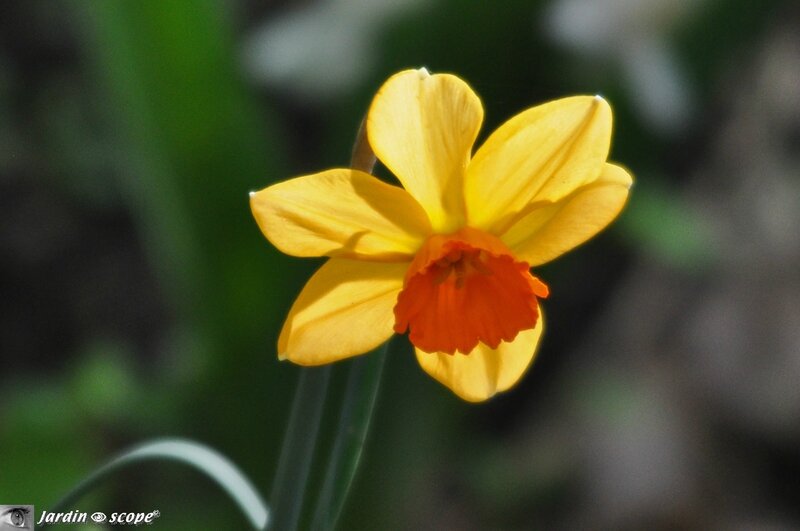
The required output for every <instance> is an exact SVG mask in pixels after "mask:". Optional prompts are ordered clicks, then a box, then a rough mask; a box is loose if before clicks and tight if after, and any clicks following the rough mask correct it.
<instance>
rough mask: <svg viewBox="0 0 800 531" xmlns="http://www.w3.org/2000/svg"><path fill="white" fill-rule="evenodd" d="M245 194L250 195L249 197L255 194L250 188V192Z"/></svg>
mask: <svg viewBox="0 0 800 531" xmlns="http://www.w3.org/2000/svg"><path fill="white" fill-rule="evenodd" d="M247 195H248V197H250V199H252V198H254V197H255V196H256V193H255V192H254V191H252V190H250V192H249V193H248V194H247Z"/></svg>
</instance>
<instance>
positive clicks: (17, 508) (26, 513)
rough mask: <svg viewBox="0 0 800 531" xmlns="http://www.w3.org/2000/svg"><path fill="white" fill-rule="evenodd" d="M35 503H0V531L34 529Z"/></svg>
mask: <svg viewBox="0 0 800 531" xmlns="http://www.w3.org/2000/svg"><path fill="white" fill-rule="evenodd" d="M34 521H35V518H34V516H33V505H0V531H19V530H20V529H33V522H34Z"/></svg>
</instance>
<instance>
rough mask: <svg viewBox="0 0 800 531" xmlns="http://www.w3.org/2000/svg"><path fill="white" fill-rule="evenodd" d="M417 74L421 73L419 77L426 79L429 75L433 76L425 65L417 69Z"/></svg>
mask: <svg viewBox="0 0 800 531" xmlns="http://www.w3.org/2000/svg"><path fill="white" fill-rule="evenodd" d="M417 74H419V78H420V79H425V78H427V77H431V73H430V72H429V71H428V69H427V68H425V67H424V66H423V67H421V68H418V69H417Z"/></svg>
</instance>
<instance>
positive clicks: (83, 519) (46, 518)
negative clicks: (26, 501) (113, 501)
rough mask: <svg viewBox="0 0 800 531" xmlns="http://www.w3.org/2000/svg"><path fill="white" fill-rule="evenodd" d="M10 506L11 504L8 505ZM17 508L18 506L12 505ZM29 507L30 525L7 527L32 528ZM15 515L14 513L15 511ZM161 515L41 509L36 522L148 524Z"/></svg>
mask: <svg viewBox="0 0 800 531" xmlns="http://www.w3.org/2000/svg"><path fill="white" fill-rule="evenodd" d="M9 507H11V506H9ZM13 507H15V508H18V507H20V506H13ZM27 507H30V509H31V510H30V513H29V514H30V517H29V518H30V522H31V525H30V527H20V526H17V527H9V528H8V529H33V521H34V519H33V507H32V506H30V505H29V506H27ZM15 515H16V513H15ZM159 516H161V513H160V512H159V511H158V510H155V511H150V512H146V513H137V512H117V513H104V512H100V511H96V512H93V513H92V514H89V513H87V512H84V511H78V510H73V511H67V512H51V511H42V514H40V515H39V521H38V522H36V525H37V526H50V525H69V524H85V523H88V522H94V523H96V524H102V523H105V524H106V525H109V526H118V525H133V526H138V525H142V524H145V525H149V524H152V523H153V521H154V520H155V519H156V518H158V517H159ZM5 529H7V528H5V527H1V526H0V531H5Z"/></svg>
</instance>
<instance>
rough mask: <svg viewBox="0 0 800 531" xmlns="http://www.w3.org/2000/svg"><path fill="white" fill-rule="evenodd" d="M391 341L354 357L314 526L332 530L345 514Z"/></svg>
mask: <svg viewBox="0 0 800 531" xmlns="http://www.w3.org/2000/svg"><path fill="white" fill-rule="evenodd" d="M388 346H389V341H387V342H386V343H384V344H383V346H382V347H380V348H379V349H378V350H377V351H375V352H372V353H370V354H367V355H364V356H359V357H358V358H357V359H355V360H353V361H352V362H351V363H352V366H351V368H350V373H349V375H348V377H347V387H346V389H345V396H344V401H343V403H342V412H341V417H340V419H339V432H338V433H337V434H336V439H335V441H334V443H333V449H332V450H331V455H330V458H329V459H328V468H327V470H326V472H325V480H324V483H323V485H322V490H321V492H320V495H319V498H318V499H317V506H316V509H315V511H314V518H313V520H312V524H311V529H313V530H331V529H334V528H335V526H336V522H337V521H338V519H339V516H340V515H341V512H342V508H343V507H344V503H345V500H346V499H347V494H348V491H349V490H350V486H351V485H352V482H353V478H354V477H355V475H356V470H357V469H358V463H359V461H360V459H361V454H362V453H363V450H364V441H365V440H366V437H367V432H368V431H369V425H370V420H371V419H372V413H373V411H374V409H375V402H376V398H377V396H378V387H379V386H380V381H381V374H382V372H383V366H384V362H385V360H386V352H387V350H388Z"/></svg>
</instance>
